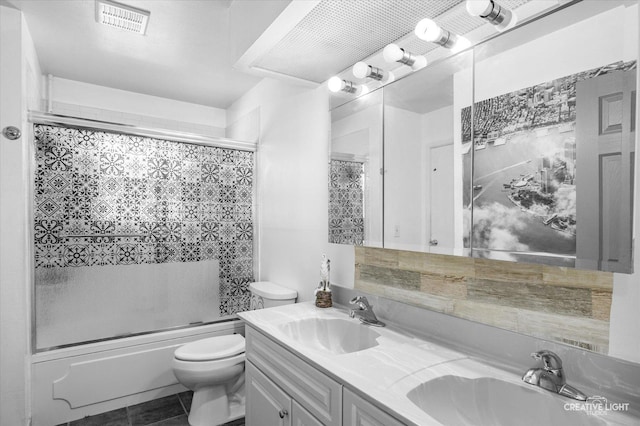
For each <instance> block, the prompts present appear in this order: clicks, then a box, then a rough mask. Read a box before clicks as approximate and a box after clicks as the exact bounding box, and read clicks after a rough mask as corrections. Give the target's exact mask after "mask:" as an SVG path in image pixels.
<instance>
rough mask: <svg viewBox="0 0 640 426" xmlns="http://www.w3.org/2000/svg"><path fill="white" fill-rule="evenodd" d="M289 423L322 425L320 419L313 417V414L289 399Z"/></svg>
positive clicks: (309, 425)
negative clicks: (290, 411) (290, 409)
mask: <svg viewBox="0 0 640 426" xmlns="http://www.w3.org/2000/svg"><path fill="white" fill-rule="evenodd" d="M291 406H292V407H291V408H292V410H293V411H292V413H291V424H292V426H323V425H322V423H321V422H320V420H318V419H316V418H315V417H313V415H312V414H311V413H310V412H308V411H307V410H305V409H304V408H303V407H302V406H301V405H300V404H298V403H297V402H296V401H291Z"/></svg>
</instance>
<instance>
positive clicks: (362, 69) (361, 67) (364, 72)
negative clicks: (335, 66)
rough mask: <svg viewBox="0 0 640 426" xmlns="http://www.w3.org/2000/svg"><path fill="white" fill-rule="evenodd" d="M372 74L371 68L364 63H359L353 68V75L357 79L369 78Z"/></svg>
mask: <svg viewBox="0 0 640 426" xmlns="http://www.w3.org/2000/svg"><path fill="white" fill-rule="evenodd" d="M370 74H371V67H370V66H369V65H367V64H366V63H364V62H357V63H356V64H355V65H354V66H353V75H354V76H355V77H357V78H367V76H369V75H370Z"/></svg>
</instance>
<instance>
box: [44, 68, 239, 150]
mask: <svg viewBox="0 0 640 426" xmlns="http://www.w3.org/2000/svg"><path fill="white" fill-rule="evenodd" d="M46 80H47V81H48V80H49V79H48V78H47V79H46ZM52 80H53V81H52V84H51V89H50V90H49V89H47V91H48V92H49V91H50V93H51V99H50V101H51V105H52V108H53V113H56V114H62V115H72V116H76V117H82V118H89V119H97V120H103V121H114V122H117V123H122V124H132V125H136V126H141V127H153V128H162V129H169V130H175V131H183V132H192V133H199V134H204V135H206V136H216V137H224V136H225V128H226V125H227V124H226V123H227V120H226V111H225V110H223V109H220V108H213V107H209V106H204V105H197V104H191V103H188V102H181V101H176V100H173V99H166V98H160V97H157V96H150V95H144V94H141V93H134V92H128V91H125V90H119V89H112V88H110V87H104V86H97V85H95V84H89V83H84V82H80V81H75V80H67V79H64V78H59V77H55V76H54V77H53V79H52ZM44 108H47V104H46V103H45V105H44Z"/></svg>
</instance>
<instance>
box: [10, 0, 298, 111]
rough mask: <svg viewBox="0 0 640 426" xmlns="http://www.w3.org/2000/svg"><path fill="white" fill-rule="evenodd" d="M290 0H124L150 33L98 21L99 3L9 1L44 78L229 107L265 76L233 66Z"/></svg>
mask: <svg viewBox="0 0 640 426" xmlns="http://www.w3.org/2000/svg"><path fill="white" fill-rule="evenodd" d="M289 2H290V0H259V1H255V0H120V3H124V4H126V5H129V6H133V7H136V8H140V9H144V10H148V11H150V12H151V15H150V18H149V26H148V29H147V33H146V34H145V35H139V34H135V33H129V32H126V31H122V30H119V29H115V28H111V27H108V26H105V25H101V24H98V23H96V21H95V2H94V0H3V1H2V2H1V3H0V4H2V5H9V6H10V7H14V8H16V9H19V10H21V11H22V12H23V14H24V17H25V20H26V22H27V26H28V28H29V31H30V33H31V36H32V38H33V41H34V44H35V47H36V51H37V54H38V58H39V60H40V66H41V68H42V72H43V73H44V74H52V75H53V76H55V77H61V78H65V79H70V80H77V81H82V82H86V83H91V84H96V85H100V86H106V87H112V88H116V89H121V90H127V91H132V92H137V93H143V94H148V95H154V96H159V97H164V98H169V99H175V100H179V101H184V102H190V103H195V104H200V105H207V106H211V107H216V108H223V109H225V108H227V107H229V106H230V105H231V104H232V103H233V102H234V101H235V100H237V99H238V98H239V97H241V96H242V95H243V94H244V93H246V91H247V90H249V89H250V88H252V87H253V86H254V85H255V84H256V83H258V82H259V81H260V79H261V77H258V76H254V75H250V74H247V73H243V72H240V71H238V70H235V69H234V68H233V64H234V63H235V62H236V60H237V58H238V57H239V56H240V55H241V54H242V53H243V52H244V51H245V50H246V49H247V48H248V47H249V46H250V45H251V44H252V43H253V42H254V41H255V39H257V38H258V37H259V36H260V34H262V32H263V31H264V30H265V29H266V28H267V27H268V26H269V25H270V24H271V22H272V21H273V20H274V19H275V18H276V17H277V16H278V15H279V14H280V13H281V12H282V10H283V9H284V8H285V7H286V6H287V4H288V3H289Z"/></svg>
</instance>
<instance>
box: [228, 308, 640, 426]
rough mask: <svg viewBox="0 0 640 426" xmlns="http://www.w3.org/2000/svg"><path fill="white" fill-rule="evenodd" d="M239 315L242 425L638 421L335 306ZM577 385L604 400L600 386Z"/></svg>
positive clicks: (392, 425)
mask: <svg viewBox="0 0 640 426" xmlns="http://www.w3.org/2000/svg"><path fill="white" fill-rule="evenodd" d="M239 315H240V317H241V318H242V319H243V320H244V321H245V323H246V342H247V343H246V354H247V362H246V392H247V393H246V395H247V402H246V423H247V425H248V426H252V425H254V426H255V425H265V426H266V425H282V426H284V425H314V426H315V425H384V426H395V425H420V426H423V425H440V424H469V425H471V424H473V425H475V426H479V425H483V424H486V425H501V424H504V425H507V424H515V423H514V421H517V424H522V425H529V424H531V425H539V424H571V425H573V424H580V425H594V426H595V425H631V424H637V422H638V418H637V417H635V414H634V413H632V410H633V409H634V408H635V409H637V408H638V407H633V406H634V405H637V404H635V401H634V402H632V403H631V404H628V403H627V406H629V405H631V407H628V409H626V410H617V411H615V412H614V411H612V410H609V411H607V412H606V413H600V414H597V413H594V412H587V411H588V410H585V409H584V408H585V407H584V406H580V405H579V404H580V402H579V401H576V400H571V399H569V398H565V397H562V396H559V395H557V394H554V393H552V392H549V391H547V390H544V389H542V388H539V387H536V386H531V385H528V384H526V383H524V382H523V381H522V379H521V377H522V374H523V373H524V371H525V370H526V368H527V367H530V366H531V365H533V364H534V363H535V361H533V360H531V359H523V360H522V371H514V370H513V369H509V368H508V367H507V366H506V365H505V368H504V369H503V368H500V366H499V365H498V366H496V360H494V362H492V363H488V362H485V361H484V360H483V359H480V358H478V357H474V356H472V355H469V354H467V353H465V352H463V351H459V350H454V349H452V348H451V347H448V346H447V345H445V344H442V343H436V342H433V341H429V340H426V339H425V338H424V337H421V336H418V335H414V334H412V333H410V332H408V331H407V330H405V329H403V328H400V327H397V326H395V325H393V324H390V325H388V326H387V327H384V328H382V327H370V326H366V325H363V324H361V323H360V322H359V321H358V320H357V319H353V318H349V316H348V313H347V311H346V310H344V309H340V308H339V307H338V308H335V307H334V308H329V309H319V308H316V307H315V306H314V305H313V304H311V303H299V304H295V305H288V306H282V307H278V308H273V309H268V310H261V311H249V312H244V313H241V314H239ZM532 349H535V348H532ZM577 379H578V378H577V377H575V376H573V377H572V376H570V377H568V379H567V381H568V382H572V381H573V380H577ZM580 387H581V388H582V391H584V392H585V393H586V394H588V395H599V396H600V398H606V397H605V396H602V395H603V393H604V392H603V389H598V390H594V389H590V388H588V387H586V388H585V387H584V386H583V384H580ZM605 400H606V399H605ZM618 402H619V401H618V400H616V399H615V397H613V398H611V399H610V400H609V403H618ZM572 404H574V405H572ZM575 404H578V405H575ZM618 407H619V408H620V407H623V406H620V405H619V406H618ZM523 410H524V411H526V412H527V417H526V418H522V417H523V416H522V412H524V411H523Z"/></svg>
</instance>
